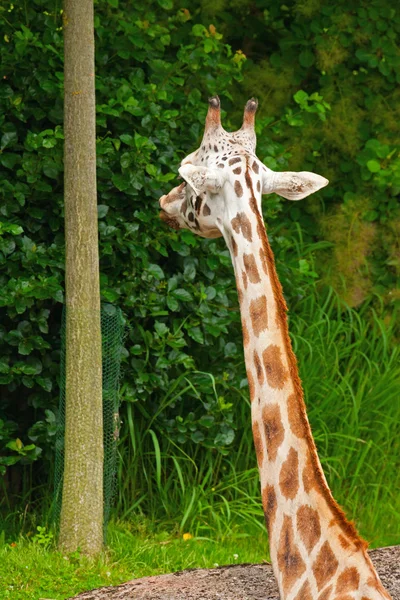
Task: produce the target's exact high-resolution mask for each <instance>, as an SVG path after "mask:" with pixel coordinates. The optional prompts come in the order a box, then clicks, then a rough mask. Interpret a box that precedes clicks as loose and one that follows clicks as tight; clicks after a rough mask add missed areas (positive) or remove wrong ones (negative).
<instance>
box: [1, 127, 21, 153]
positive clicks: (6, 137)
mask: <svg viewBox="0 0 400 600" xmlns="http://www.w3.org/2000/svg"><path fill="white" fill-rule="evenodd" d="M16 141H17V132H16V131H6V132H5V133H3V135H2V136H1V141H0V150H4V148H6V146H10V145H11V144H13V143H14V142H16Z"/></svg>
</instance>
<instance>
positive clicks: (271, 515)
mask: <svg viewBox="0 0 400 600" xmlns="http://www.w3.org/2000/svg"><path fill="white" fill-rule="evenodd" d="M262 505H263V509H264V515H265V522H266V524H267V529H268V532H269V533H271V530H272V526H273V524H274V521H275V515H276V509H277V506H278V503H277V500H276V493H275V490H274V486H273V485H266V486H265V487H264V489H263V491H262Z"/></svg>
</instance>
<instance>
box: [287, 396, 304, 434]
mask: <svg viewBox="0 0 400 600" xmlns="http://www.w3.org/2000/svg"><path fill="white" fill-rule="evenodd" d="M287 409H288V419H289V425H290V429H291V430H292V432H293V433H294V434H295V435H296V436H297V437H299V438H304V437H306V433H307V429H308V421H307V416H306V409H305V406H304V402H303V400H302V399H300V398H299V397H298V396H297V394H290V396H289V397H288V400H287Z"/></svg>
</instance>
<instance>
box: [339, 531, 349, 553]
mask: <svg viewBox="0 0 400 600" xmlns="http://www.w3.org/2000/svg"><path fill="white" fill-rule="evenodd" d="M339 543H340V545H341V546H342V548H343V549H344V550H347V548H350V546H351V544H350V542H348V541H347V540H346V538H345V537H343V535H342V534H339Z"/></svg>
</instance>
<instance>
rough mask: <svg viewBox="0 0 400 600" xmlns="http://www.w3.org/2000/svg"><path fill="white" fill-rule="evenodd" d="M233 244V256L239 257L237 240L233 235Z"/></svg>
mask: <svg viewBox="0 0 400 600" xmlns="http://www.w3.org/2000/svg"><path fill="white" fill-rule="evenodd" d="M231 244H232V251H233V256H237V255H238V246H237V243H236V240H235V238H234V237H233V235H231Z"/></svg>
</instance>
